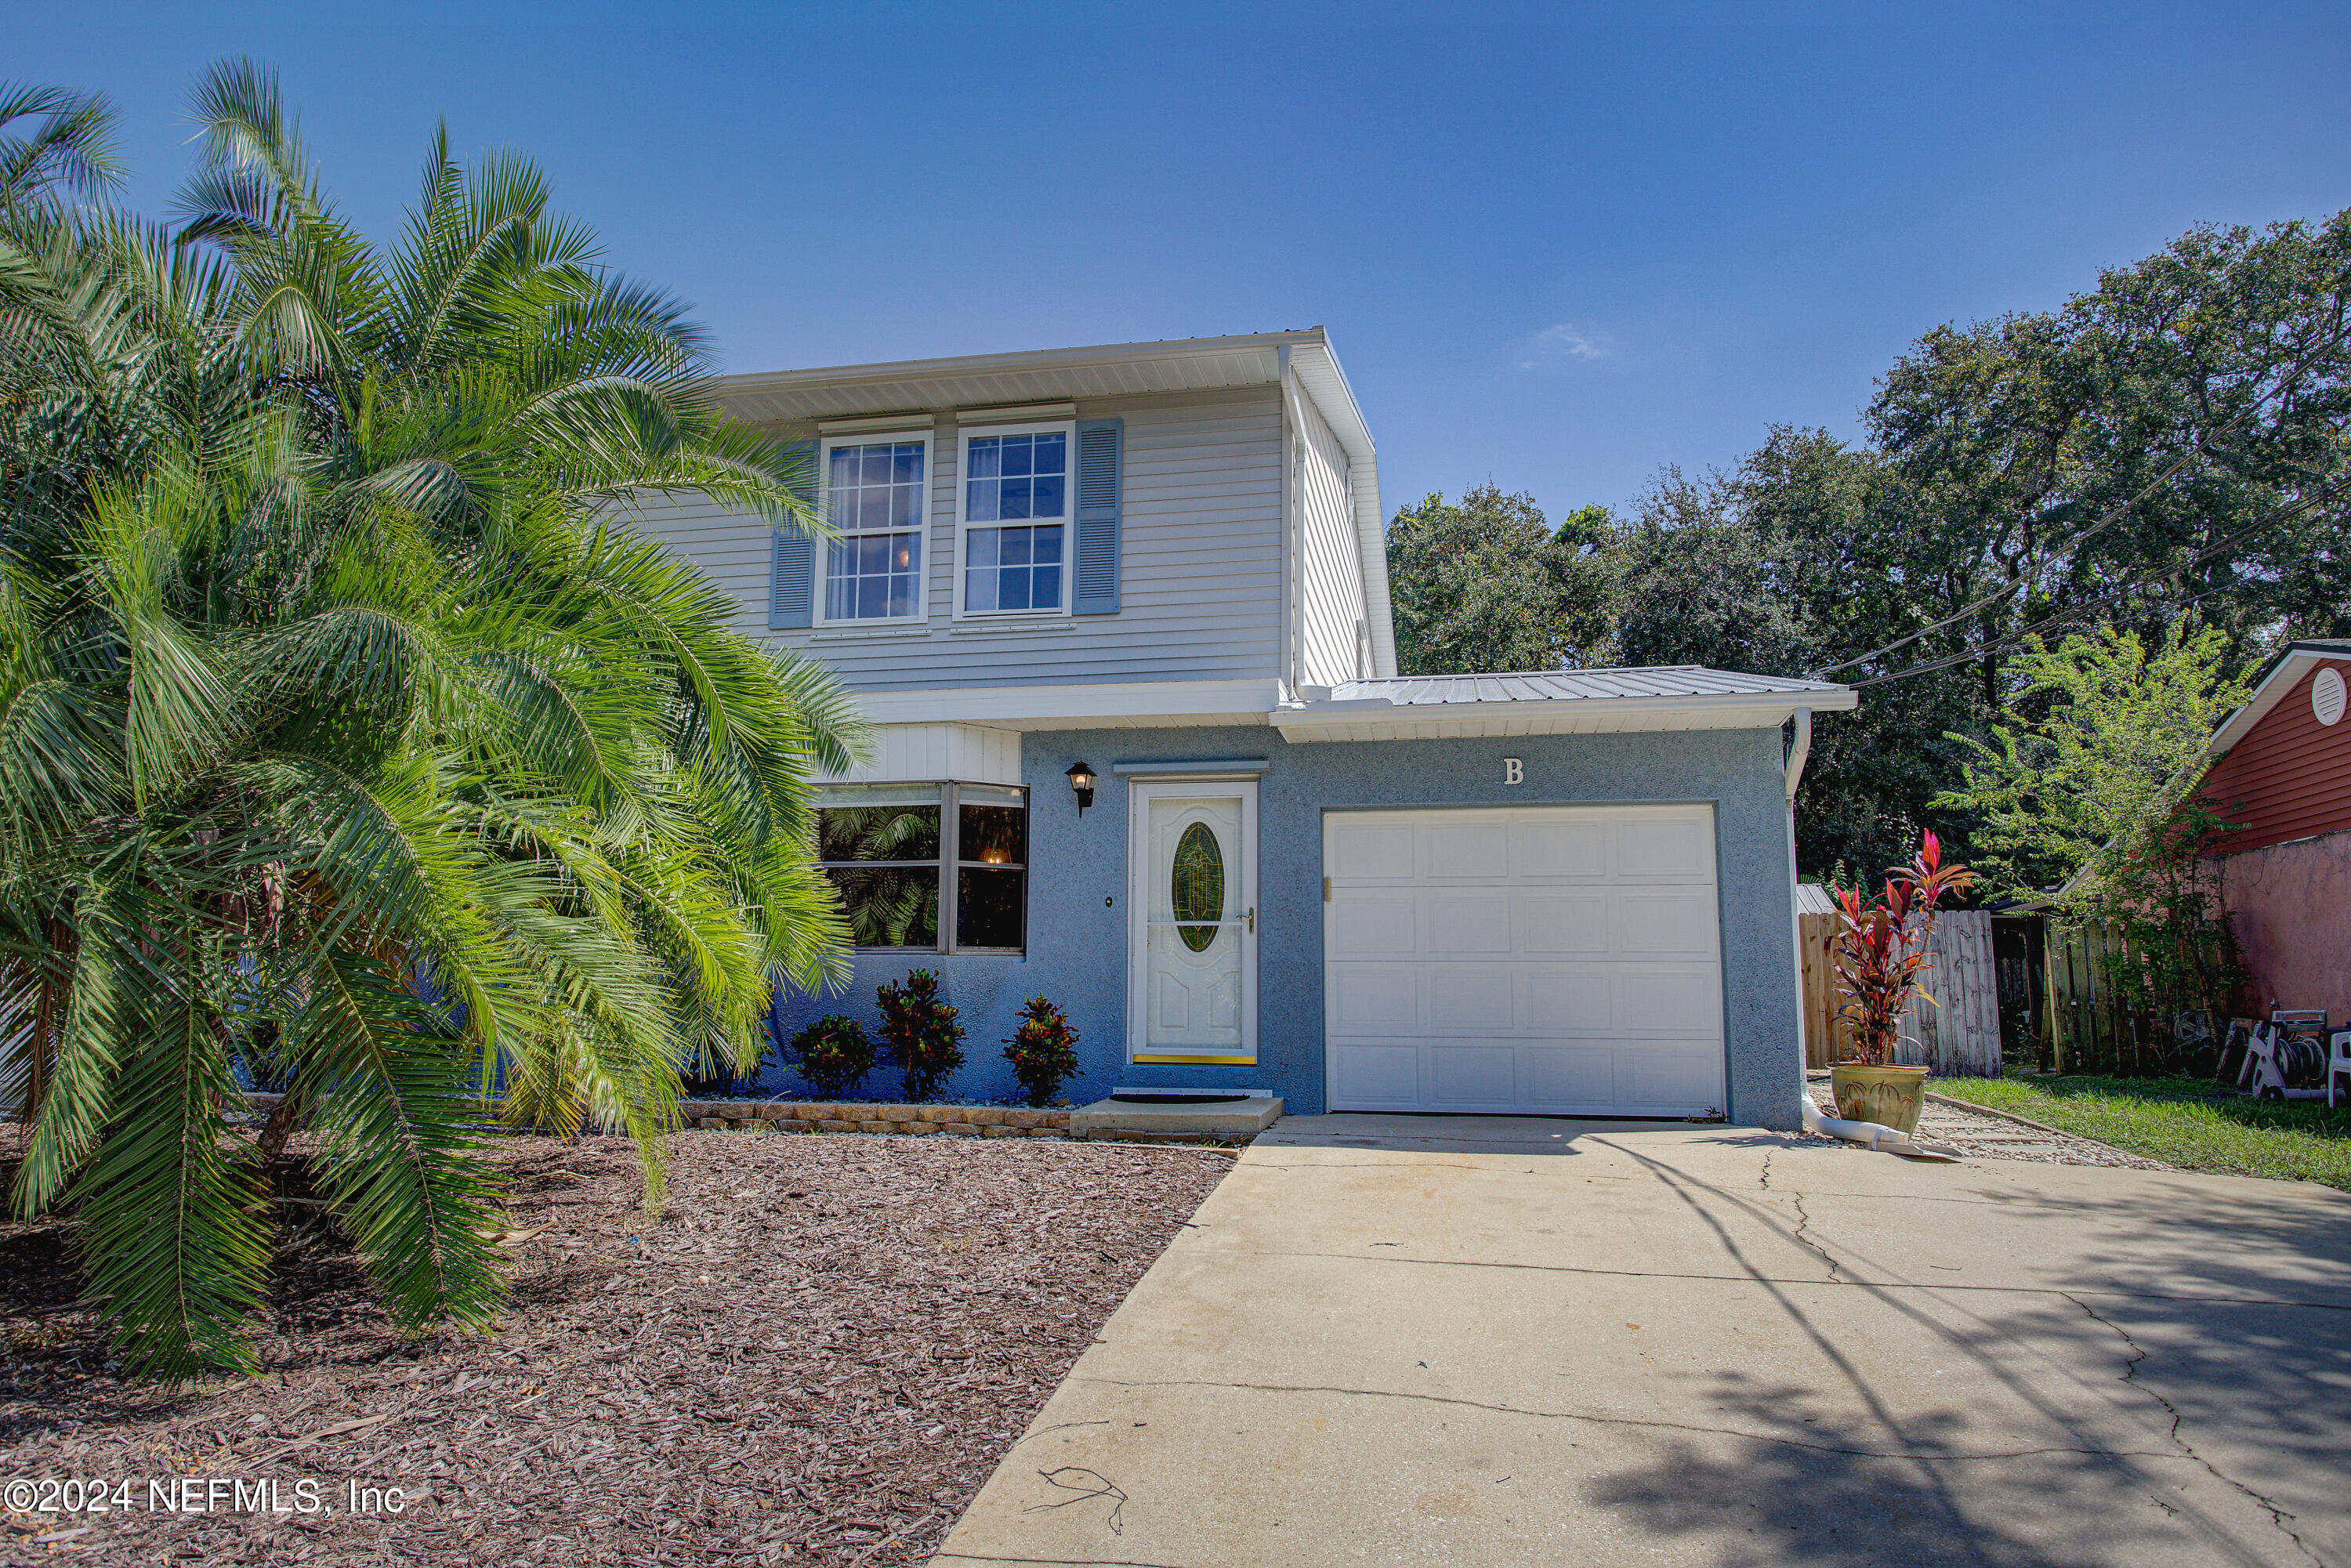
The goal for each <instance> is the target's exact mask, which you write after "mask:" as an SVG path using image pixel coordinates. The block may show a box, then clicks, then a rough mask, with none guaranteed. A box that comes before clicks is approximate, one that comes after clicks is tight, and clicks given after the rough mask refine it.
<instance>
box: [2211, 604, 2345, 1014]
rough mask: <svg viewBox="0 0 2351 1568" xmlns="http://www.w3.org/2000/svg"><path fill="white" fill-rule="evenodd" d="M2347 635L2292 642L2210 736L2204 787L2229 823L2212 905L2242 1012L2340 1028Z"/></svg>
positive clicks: (2342, 1002) (2343, 978)
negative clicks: (2314, 1016)
mask: <svg viewBox="0 0 2351 1568" xmlns="http://www.w3.org/2000/svg"><path fill="white" fill-rule="evenodd" d="M2346 687H2351V641H2341V642H2338V641H2328V642H2311V643H2294V644H2293V645H2292V646H2291V647H2289V648H2288V649H2287V650H2286V652H2285V654H2284V656H2283V658H2281V659H2279V661H2278V662H2277V664H2276V665H2275V666H2274V667H2273V669H2272V670H2271V671H2270V673H2269V674H2267V675H2266V676H2264V677H2263V678H2262V683H2261V685H2258V686H2256V687H2254V688H2253V695H2252V697H2250V698H2248V699H2247V701H2246V703H2245V706H2243V707H2241V708H2239V709H2238V710H2237V711H2236V712H2235V713H2234V714H2232V715H2231V716H2230V717H2229V721H2228V722H2227V723H2226V724H2223V725H2222V726H2221V727H2220V728H2219V729H2218V730H2216V731H2214V732H2213V735H2212V740H2211V743H2210V746H2209V747H2206V750H2205V756H2206V757H2207V758H2210V760H2211V770H2210V773H2208V774H2207V775H2206V777H2205V781H2204V793H2205V796H2206V798H2207V799H2208V800H2210V801H2211V803H2212V809H2213V810H2216V811H2217V812H2219V813H2220V815H2221V816H2223V817H2226V818H2227V819H2229V821H2232V822H2235V823H2237V824H2238V827H2239V831H2236V832H2233V833H2230V834H2228V835H2227V836H2226V837H2225V838H2224V839H2222V840H2221V841H2220V854H2219V856H2218V857H2217V858H2218V859H2219V860H2220V873H2221V877H2220V885H2221V890H2222V891H2221V897H2222V901H2223V903H2224V904H2225V905H2226V906H2227V908H2228V911H2229V914H2230V915H2231V925H2233V926H2234V928H2235V930H2236V934H2237V940H2238V942H2239V944H2240V945H2241V947H2242V948H2243V957H2244V963H2245V967H2246V968H2248V969H2249V970H2251V971H2252V979H2251V980H2250V982H2249V983H2248V986H2247V988H2246V991H2245V992H2244V993H2243V994H2241V996H2240V998H2239V1003H2238V1005H2239V1007H2240V1009H2241V1010H2243V1011H2245V1012H2246V1013H2248V1014H2250V1015H2251V1016H2253V1017H2261V1018H2266V1017H2267V1016H2268V1015H2269V1011H2270V1009H2273V1008H2325V1009H2326V1016H2327V1019H2328V1020H2329V1021H2330V1022H2331V1023H2333V1024H2334V1025H2335V1027H2337V1028H2341V1027H2343V1026H2345V1025H2346V1024H2351V713H2346Z"/></svg>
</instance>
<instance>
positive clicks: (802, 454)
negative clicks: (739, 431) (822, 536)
mask: <svg viewBox="0 0 2351 1568" xmlns="http://www.w3.org/2000/svg"><path fill="white" fill-rule="evenodd" d="M784 458H785V461H786V462H787V463H790V464H793V465H796V466H797V468H798V470H799V472H798V473H797V474H796V475H795V476H793V480H792V489H793V490H794V492H795V493H797V494H798V495H799V498H800V499H801V500H803V501H806V502H807V503H808V504H809V505H810V506H811V507H813V506H814V505H816V458H817V446H816V443H815V442H813V441H801V442H796V443H794V444H792V445H790V446H788V447H786V448H785V449H784ZM768 531H769V533H770V534H771V535H773V538H772V539H771V540H770V547H769V548H770V554H769V557H768V631H770V632H804V631H806V630H807V629H808V627H809V625H810V622H811V621H812V620H813V619H814V616H815V610H816V539H815V538H813V537H812V536H810V535H809V534H805V533H802V532H801V531H800V530H799V529H798V528H789V527H779V528H771V529H769V530H768Z"/></svg>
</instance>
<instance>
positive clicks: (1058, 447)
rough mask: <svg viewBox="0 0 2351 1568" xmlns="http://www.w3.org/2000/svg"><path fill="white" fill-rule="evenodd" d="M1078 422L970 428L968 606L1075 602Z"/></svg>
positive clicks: (965, 526)
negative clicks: (1073, 477)
mask: <svg viewBox="0 0 2351 1568" xmlns="http://www.w3.org/2000/svg"><path fill="white" fill-rule="evenodd" d="M1070 433H1071V426H1070V425H1069V424H1067V423H1061V424H1042V425H1024V426H1019V427H1015V428H998V429H993V430H990V431H989V432H988V433H987V434H985V435H977V434H966V435H965V436H964V438H963V455H964V463H963V485H962V486H961V489H962V504H961V506H960V507H958V508H957V510H958V514H959V517H958V531H959V534H960V538H959V541H958V542H959V545H960V550H959V554H960V558H961V562H962V578H963V606H962V613H964V614H967V615H995V614H1036V613H1039V612H1045V613H1055V612H1061V611H1062V610H1065V609H1066V608H1067V607H1068V605H1069V572H1068V570H1067V569H1066V563H1067V561H1068V559H1069V553H1068V543H1069V521H1070Z"/></svg>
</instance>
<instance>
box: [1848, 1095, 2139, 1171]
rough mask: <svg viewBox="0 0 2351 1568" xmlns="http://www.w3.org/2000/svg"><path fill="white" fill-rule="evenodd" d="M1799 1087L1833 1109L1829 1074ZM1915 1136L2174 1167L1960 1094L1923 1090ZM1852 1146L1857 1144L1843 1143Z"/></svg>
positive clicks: (2056, 1161)
mask: <svg viewBox="0 0 2351 1568" xmlns="http://www.w3.org/2000/svg"><path fill="white" fill-rule="evenodd" d="M1805 1087H1806V1088H1807V1089H1808V1090H1809V1091H1810V1092H1811V1093H1812V1096H1813V1103H1814V1104H1817V1105H1818V1106H1819V1107H1820V1108H1821V1110H1822V1111H1823V1113H1826V1114H1828V1115H1831V1116H1834V1115H1835V1114H1836V1101H1835V1099H1834V1097H1833V1096H1832V1095H1831V1093H1830V1092H1829V1075H1828V1074H1827V1073H1825V1072H1808V1073H1806V1074H1805ZM1918 1136H1919V1137H1921V1138H1924V1139H1927V1140H1928V1141H1929V1142H1931V1143H1938V1144H1949V1145H1950V1146H1951V1147H1953V1148H1955V1149H1957V1150H1959V1153H1961V1154H1962V1155H1967V1156H1969V1157H1970V1158H1971V1159H1984V1160H2023V1161H2026V1162H2029V1163H2031V1164H2035V1165H2049V1166H2107V1167H2109V1168H2111V1169H2116V1170H2134V1171H2168V1170H2171V1169H2173V1168H2175V1167H2173V1166H2168V1165H2166V1164H2164V1162H2163V1161H2161V1160H2155V1159H2149V1158H2147V1156H2146V1155H2135V1154H2132V1153H2130V1152H2129V1151H2127V1150H2126V1149H2117V1148H2116V1147H2114V1146H2113V1145H2108V1144H2101V1143H2099V1142H2097V1141H2096V1140H2095V1139H2094V1138H2081V1137H2076V1136H2074V1134H2071V1133H2062V1132H2059V1131H2058V1130H2057V1129H2056V1128H2054V1127H2043V1126H2042V1125H2040V1124H2037V1123H2033V1122H2027V1121H2026V1120H2025V1119H2024V1118H2023V1117H2022V1116H2004V1115H2001V1113H1998V1112H1995V1111H1991V1110H1987V1109H1985V1108H1984V1107H1982V1106H1980V1105H1970V1104H1969V1103H1967V1102H1966V1101H1963V1100H1954V1099H1952V1098H1951V1097H1950V1096H1949V1095H1947V1094H1937V1093H1935V1092H1932V1091H1929V1092H1928V1095H1927V1103H1926V1104H1925V1106H1924V1107H1922V1108H1921V1109H1920V1111H1919V1113H1918ZM1846 1146H1847V1147H1849V1148H1855V1149H1858V1148H1860V1147H1861V1146H1862V1145H1859V1144H1849V1145H1846Z"/></svg>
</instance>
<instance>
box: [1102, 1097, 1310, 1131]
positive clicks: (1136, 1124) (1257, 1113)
mask: <svg viewBox="0 0 2351 1568" xmlns="http://www.w3.org/2000/svg"><path fill="white" fill-rule="evenodd" d="M1280 1114H1281V1096H1280V1095H1279V1094H1274V1095H1268V1096H1265V1097H1262V1098H1258V1099H1249V1100H1225V1101H1212V1102H1209V1103H1204V1104H1193V1105H1154V1104H1150V1103H1145V1102H1142V1101H1134V1100H1097V1101H1095V1102H1094V1103H1092V1104H1091V1105H1081V1106H1080V1107H1078V1108H1077V1109H1076V1110H1074V1111H1072V1112H1071V1113H1070V1136H1071V1137H1073V1138H1142V1139H1150V1140H1153V1141H1157V1140H1161V1139H1178V1138H1234V1139H1249V1138H1254V1137H1256V1136H1257V1135H1258V1134H1259V1133H1262V1132H1264V1131H1265V1130H1266V1129H1267V1128H1268V1127H1270V1126H1272V1125H1273V1124H1274V1120H1275V1118H1277V1117H1279V1116H1280Z"/></svg>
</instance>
